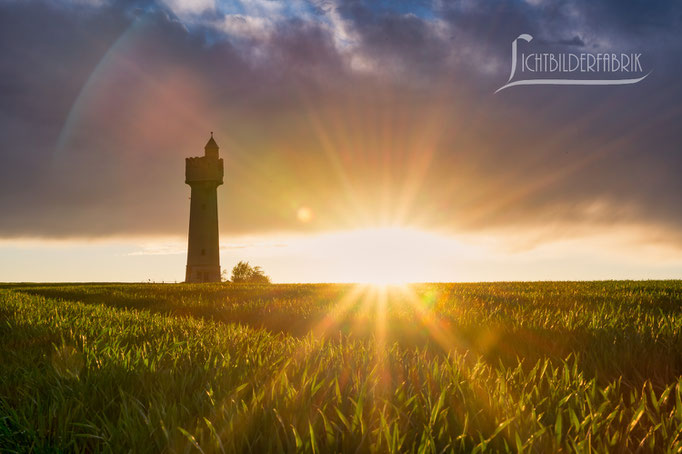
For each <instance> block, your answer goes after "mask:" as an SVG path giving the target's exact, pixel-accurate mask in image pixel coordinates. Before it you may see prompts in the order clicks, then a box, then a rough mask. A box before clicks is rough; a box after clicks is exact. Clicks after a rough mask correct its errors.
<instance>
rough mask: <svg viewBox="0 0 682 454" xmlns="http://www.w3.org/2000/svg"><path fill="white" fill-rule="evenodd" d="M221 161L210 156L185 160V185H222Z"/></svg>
mask: <svg viewBox="0 0 682 454" xmlns="http://www.w3.org/2000/svg"><path fill="white" fill-rule="evenodd" d="M223 171H224V170H223V160H222V158H217V159H216V158H214V157H211V156H201V157H195V158H186V159H185V183H186V184H189V185H191V184H192V183H199V182H215V183H216V185H221V184H223Z"/></svg>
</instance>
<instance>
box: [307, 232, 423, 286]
mask: <svg viewBox="0 0 682 454" xmlns="http://www.w3.org/2000/svg"><path fill="white" fill-rule="evenodd" d="M432 237H433V235H431V234H429V233H428V232H424V231H420V230H415V229H410V228H404V227H381V228H365V229H356V230H348V231H343V232H337V233H335V234H333V235H326V236H325V238H324V240H320V242H319V243H318V244H317V245H316V246H317V252H318V253H320V254H321V255H324V256H325V257H326V258H328V259H331V258H333V263H334V266H335V267H337V269H336V270H335V271H336V273H335V274H336V275H337V276H338V279H337V281H338V282H353V283H358V284H372V285H376V286H390V285H404V284H407V283H411V282H419V281H423V280H425V277H426V275H425V266H424V265H425V263H426V262H427V261H428V260H429V256H430V255H431V254H432V253H433V250H432V249H433V247H430V246H432V245H433V243H434V241H433V238H432Z"/></svg>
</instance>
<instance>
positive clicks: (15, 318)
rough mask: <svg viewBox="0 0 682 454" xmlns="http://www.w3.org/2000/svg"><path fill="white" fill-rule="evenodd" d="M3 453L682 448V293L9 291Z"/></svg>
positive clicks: (3, 297) (670, 285) (677, 288)
mask: <svg viewBox="0 0 682 454" xmlns="http://www.w3.org/2000/svg"><path fill="white" fill-rule="evenodd" d="M0 339H2V342H1V343H0V452H3V453H4V452H27V451H31V452H64V451H68V452H116V453H118V452H204V453H209V452H282V451H287V452H294V451H302V452H489V451H498V452H499V451H512V452H539V453H544V452H558V451H563V452H589V451H595V452H637V451H639V452H681V451H682V435H681V433H682V282H681V281H643V282H637V281H628V282H624V281H615V282H545V283H481V284H423V285H414V286H408V287H395V288H379V287H362V286H352V285H263V286H254V285H238V284H232V285H231V284H203V285H185V284H177V285H170V284H166V285H155V284H129V285H124V284H87V285H85V284H83V285H78V284H73V285H69V284H58V285H57V284H40V285H38V284H2V285H0Z"/></svg>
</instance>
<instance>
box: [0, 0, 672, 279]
mask: <svg viewBox="0 0 682 454" xmlns="http://www.w3.org/2000/svg"><path fill="white" fill-rule="evenodd" d="M681 26H682V3H680V2H677V1H658V2H649V1H616V0H609V1H594V0H581V1H575V2H564V1H558V0H499V1H492V0H481V1H474V0H462V1H452V2H447V1H420V0H415V1H392V2H389V1H346V0H333V1H324V0H320V1H299V0H294V1H288V2H283V1H275V0H254V1H222V0H145V1H143V0H137V1H134V0H50V1H41V0H0V281H148V280H152V281H156V282H161V281H164V282H175V281H181V280H182V279H183V278H184V266H185V261H186V255H185V254H186V241H187V240H186V236H187V229H188V216H189V191H190V189H189V186H187V185H185V184H184V159H185V158H186V157H189V156H199V155H201V154H202V153H203V146H204V144H205V143H206V141H207V140H208V137H209V135H210V134H209V133H210V131H213V132H214V136H215V139H216V141H217V143H218V144H219V145H220V155H221V157H222V158H223V159H224V160H225V184H224V185H222V186H220V188H219V189H218V203H219V219H220V233H221V264H222V266H223V268H226V269H228V270H229V269H230V268H231V267H232V266H233V265H234V264H236V263H237V262H238V261H240V260H248V261H250V262H251V263H252V264H254V265H260V266H262V267H263V269H264V270H265V272H266V273H267V274H269V275H270V276H271V277H272V278H273V280H274V281H275V282H348V281H387V282H392V281H406V280H408V281H480V280H544V279H619V278H630V279H651V278H680V277H682V210H681V209H680V207H682V178H680V175H682V128H681V127H680V124H681V123H682V122H681V121H680V120H681V119H682V116H681V114H682V84H681V83H680V82H679V80H680V74H682V59H680V57H679V56H680V55H681V52H680V51H682V35H681V34H680V31H679V30H680V29H682V27H681ZM524 33H525V34H530V35H532V36H533V39H534V40H533V42H531V43H523V44H519V46H522V45H523V46H526V47H524V48H523V49H530V48H531V47H530V46H531V45H532V46H538V47H537V49H545V50H546V49H549V50H551V51H552V52H575V53H578V52H587V53H640V54H641V58H642V65H643V67H644V69H645V71H646V73H647V74H648V76H646V78H645V79H644V80H642V81H641V82H639V83H636V84H631V85H622V86H520V87H512V88H507V89H505V90H503V91H500V92H498V93H495V92H496V90H497V89H498V88H500V87H501V86H502V85H504V84H505V83H506V82H507V80H508V78H509V74H510V67H511V55H510V49H511V43H512V41H513V40H514V39H515V38H517V37H518V36H519V35H520V34H524Z"/></svg>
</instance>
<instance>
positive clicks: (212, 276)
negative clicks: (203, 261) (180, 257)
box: [185, 265, 221, 283]
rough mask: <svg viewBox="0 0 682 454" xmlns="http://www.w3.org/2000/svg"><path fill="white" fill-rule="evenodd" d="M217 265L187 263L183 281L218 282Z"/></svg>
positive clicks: (218, 269) (218, 268) (218, 270)
mask: <svg viewBox="0 0 682 454" xmlns="http://www.w3.org/2000/svg"><path fill="white" fill-rule="evenodd" d="M220 281H221V279H220V266H219V265H187V269H186V271H185V282H188V283H198V282H220Z"/></svg>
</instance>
